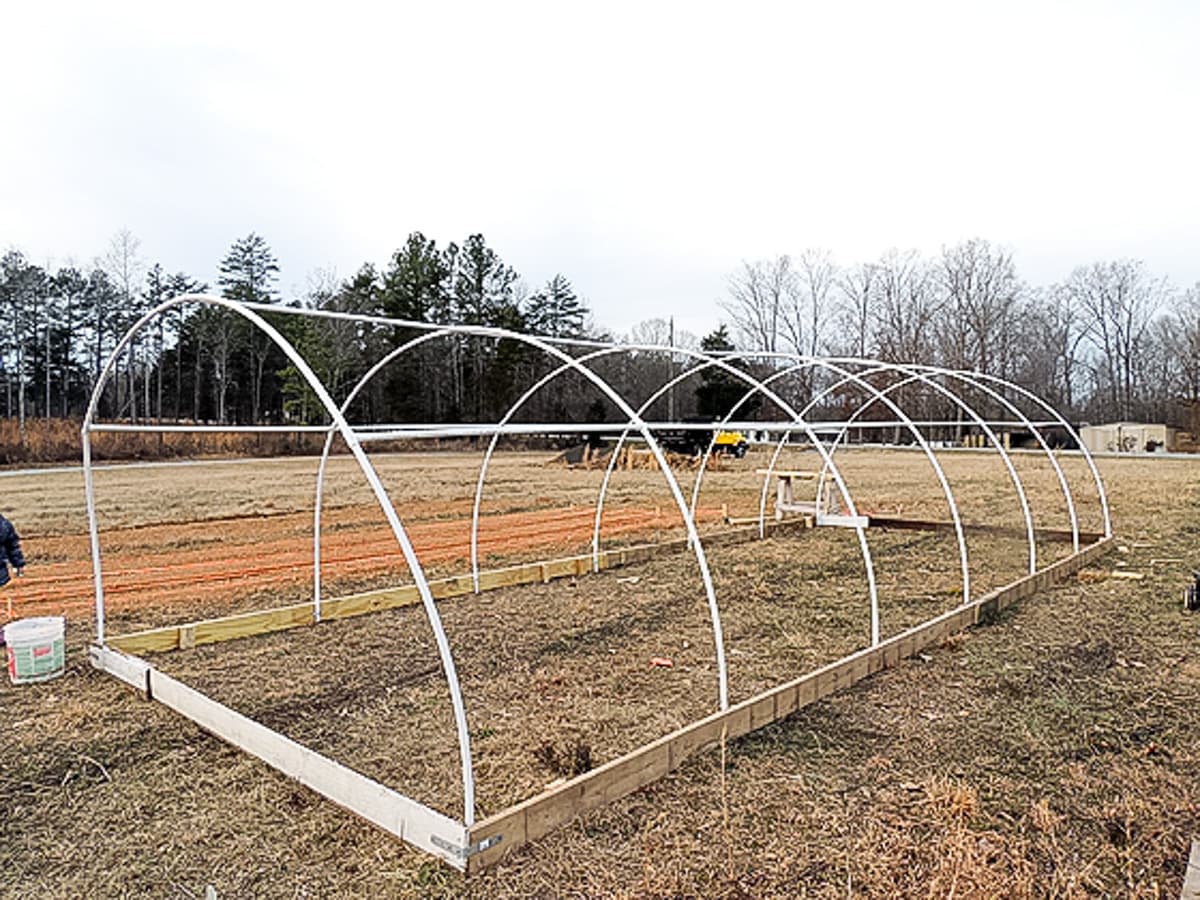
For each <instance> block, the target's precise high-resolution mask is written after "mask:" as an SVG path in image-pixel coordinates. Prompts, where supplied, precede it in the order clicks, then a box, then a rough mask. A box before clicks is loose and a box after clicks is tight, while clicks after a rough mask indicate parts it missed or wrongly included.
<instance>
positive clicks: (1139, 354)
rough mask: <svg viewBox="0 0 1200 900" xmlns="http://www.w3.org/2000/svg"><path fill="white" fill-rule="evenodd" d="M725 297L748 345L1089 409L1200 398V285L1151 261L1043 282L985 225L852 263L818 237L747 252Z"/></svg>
mask: <svg viewBox="0 0 1200 900" xmlns="http://www.w3.org/2000/svg"><path fill="white" fill-rule="evenodd" d="M720 306H721V308H722V309H723V310H724V312H725V313H726V314H727V315H728V317H729V319H730V322H731V325H732V328H733V332H734V336H735V338H736V341H737V343H738V345H739V347H742V348H744V349H748V350H766V351H776V350H784V351H788V352H792V353H799V354H806V355H818V354H827V355H846V356H860V357H869V358H875V359H879V360H882V361H885V362H915V363H926V364H934V365H944V366H948V367H951V368H956V369H968V370H974V371H978V372H982V373H985V374H989V375H996V376H999V377H1002V378H1006V379H1009V380H1012V381H1015V382H1016V383H1018V384H1021V385H1022V386H1024V387H1026V388H1028V389H1029V390H1032V391H1034V392H1035V393H1037V394H1039V395H1041V396H1043V397H1045V398H1047V399H1048V400H1050V401H1051V402H1052V403H1054V404H1055V405H1057V406H1058V407H1059V408H1061V409H1062V410H1063V411H1065V412H1067V413H1068V414H1069V415H1071V416H1072V417H1074V418H1077V419H1080V418H1082V419H1090V420H1095V421H1100V420H1113V419H1125V420H1132V419H1146V420H1156V421H1164V420H1165V421H1171V422H1172V423H1173V424H1180V425H1184V426H1190V425H1191V424H1192V422H1191V421H1190V415H1191V409H1192V408H1193V407H1194V406H1195V405H1196V403H1197V401H1198V400H1200V285H1195V286H1193V287H1191V288H1188V289H1186V290H1180V289H1178V288H1176V287H1174V286H1172V285H1171V284H1170V282H1169V281H1168V280H1167V279H1166V278H1164V277H1160V276H1156V275H1154V274H1153V273H1152V272H1150V271H1149V270H1148V269H1147V267H1146V266H1145V264H1144V263H1143V262H1141V261H1139V260H1133V259H1116V260H1109V261H1103V262H1096V263H1092V264H1090V265H1085V266H1079V267H1077V268H1075V269H1074V270H1072V271H1071V272H1070V274H1069V275H1068V276H1067V277H1066V278H1065V279H1063V280H1062V281H1061V282H1058V283H1055V284H1052V285H1049V286H1044V287H1040V286H1034V285H1030V284H1029V283H1027V282H1026V281H1024V280H1023V279H1022V278H1021V277H1020V275H1019V273H1018V272H1017V269H1016V266H1015V264H1014V262H1013V257H1012V253H1011V252H1010V251H1009V250H1007V249H1005V248H1003V247H999V246H996V245H994V244H992V243H990V242H988V241H986V240H983V239H979V238H976V239H972V240H969V241H965V242H963V243H960V244H956V245H953V246H949V247H945V248H943V250H942V251H941V253H940V254H938V255H937V256H934V257H927V256H922V255H921V254H920V253H918V252H917V251H915V250H908V251H900V250H889V251H888V252H886V253H884V254H883V255H882V256H881V257H880V258H879V259H877V260H874V261H871V262H858V263H853V264H849V265H838V264H836V263H835V262H834V260H833V257H832V255H831V254H830V253H829V252H827V251H822V250H805V251H803V252H801V253H800V254H799V255H797V256H795V257H792V256H790V255H780V256H776V257H774V258H771V259H763V260H757V261H753V262H751V261H745V262H743V263H742V265H741V266H740V267H739V268H738V269H737V270H736V271H734V272H733V273H731V274H730V275H729V276H728V282H727V292H726V296H725V297H724V298H723V299H722V300H721V301H720Z"/></svg>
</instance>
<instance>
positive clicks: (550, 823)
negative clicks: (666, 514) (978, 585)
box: [90, 517, 1114, 873]
mask: <svg viewBox="0 0 1200 900" xmlns="http://www.w3.org/2000/svg"><path fill="white" fill-rule="evenodd" d="M813 524H814V523H813V520H812V519H811V518H807V517H806V518H803V519H796V520H791V521H784V522H779V523H771V524H769V525H768V526H767V528H766V533H767V534H777V533H780V532H787V531H794V530H797V529H804V528H811V527H813ZM870 524H871V525H872V526H873V527H882V528H903V529H918V530H940V529H942V528H945V527H948V526H947V525H946V524H945V523H941V522H924V521H914V520H902V519H872V520H871V523H870ZM971 530H974V529H971ZM979 530H982V531H987V532H991V533H997V532H1004V531H1006V530H1011V531H1013V532H1014V533H1017V532H1019V533H1020V534H1022V535H1023V534H1024V532H1023V531H1021V530H1019V529H1002V528H997V527H994V526H983V527H981V528H980V529H979ZM1039 534H1040V536H1041V537H1043V538H1045V539H1049V540H1055V541H1066V542H1074V541H1075V538H1076V536H1075V535H1073V534H1072V533H1071V532H1070V531H1057V530H1046V529H1044V530H1041V531H1040V532H1039ZM758 538H759V529H758V527H757V526H753V527H750V528H737V529H731V530H728V531H724V532H718V533H714V534H708V535H705V536H704V537H703V540H704V542H705V545H707V546H712V545H719V544H728V543H741V542H744V541H750V540H756V539H758ZM1078 539H1079V541H1080V542H1082V543H1084V544H1085V545H1084V546H1082V548H1081V549H1079V550H1078V551H1076V552H1074V553H1072V554H1071V555H1070V556H1067V557H1065V558H1063V559H1060V560H1058V561H1057V562H1054V563H1052V564H1050V565H1048V566H1046V567H1044V568H1042V569H1040V570H1038V571H1037V572H1035V573H1033V574H1030V575H1026V576H1024V577H1022V578H1019V579H1017V580H1016V581H1013V582H1011V583H1010V584H1007V585H1005V586H1004V587H1001V588H997V589H996V590H993V591H991V592H989V593H987V594H985V595H983V596H982V597H980V598H978V599H977V600H974V601H972V602H970V603H968V604H964V605H961V606H959V607H957V608H955V609H953V610H950V611H949V612H946V613H943V614H941V615H939V616H936V617H935V618H933V619H930V620H929V621H927V622H924V623H922V624H921V625H918V626H915V627H913V628H910V629H909V630H907V631H905V632H903V633H901V634H899V635H896V636H895V637H892V638H888V639H887V640H884V641H881V642H880V643H878V644H876V645H874V646H871V647H868V648H865V649H862V650H859V651H857V652H855V653H852V654H850V655H849V656H845V657H843V658H842V659H840V660H838V661H836V662H833V663H830V664H828V665H826V666H823V667H821V668H819V669H817V670H815V671H813V672H809V673H808V674H806V675H803V676H801V677H799V678H796V679H793V680H791V681H788V682H785V683H784V684H781V685H779V686H777V687H774V688H771V689H769V690H767V691H764V692H762V693H760V694H758V695H756V696H754V697H751V698H750V699H748V700H744V701H742V702H740V703H737V704H734V705H732V706H730V707H729V708H728V709H725V710H721V711H719V712H715V713H713V714H711V715H709V716H706V717H705V718H703V719H699V720H697V721H695V722H693V723H691V724H689V725H686V726H684V727H683V728H680V729H678V730H676V731H674V732H672V733H671V734H668V735H665V736H664V737H661V738H659V739H658V740H655V741H652V742H651V743H649V744H646V745H644V746H642V747H639V748H637V749H636V750H633V751H631V752H630V753H627V754H625V755H624V756H621V757H619V758H617V759H615V760H612V761H610V762H607V763H605V764H603V765H601V766H598V767H597V768H595V769H592V770H591V771H589V772H586V773H584V774H582V775H579V776H577V777H575V778H573V779H571V780H569V781H566V782H563V783H561V784H558V785H555V786H554V787H553V788H549V789H547V790H546V791H543V792H542V793H541V794H538V795H536V796H534V797H531V798H530V799H528V800H525V801H522V802H521V803H518V804H516V805H514V806H512V807H509V808H508V809H506V810H503V811H501V812H499V813H496V814H495V815H492V816H489V817H488V818H486V819H484V820H482V821H479V822H477V823H475V824H474V825H471V826H469V827H468V826H466V825H465V824H464V823H462V822H460V821H458V820H455V819H452V818H450V817H449V816H446V815H444V814H443V813H439V812H437V811H436V810H433V809H430V808H429V807H427V806H425V805H423V804H421V803H419V802H417V801H416V800H413V799H411V798H409V797H406V796H404V795H403V794H400V793H398V792H397V791H394V790H392V789H391V788H388V787H385V786H384V785H381V784H379V783H377V782H375V781H373V780H371V779H370V778H367V777H366V776H364V775H361V774H359V773H357V772H354V771H353V770H351V769H349V768H347V767H346V766H343V765H341V764H340V763H337V762H335V761H333V760H331V759H329V758H327V757H324V756H322V755H321V754H319V753H316V752H315V751H313V750H310V749H308V748H306V747H304V746H302V745H300V744H298V743H296V742H295V741H292V740H290V739H289V738H286V737H284V736H283V735H281V734H279V733H277V732H275V731H272V730H271V729H269V728H267V727H265V726H263V725H260V724H259V723H257V722H255V721H253V720H252V719H249V718H247V717H246V716H243V715H241V714H240V713H238V712H236V711H234V710H232V709H230V708H229V707H227V706H224V705H223V704H221V703H218V702H217V701H215V700H212V699H211V698H209V697H206V696H205V695H204V694H201V693H200V692H199V691H196V690H194V689H193V688H190V687H188V686H187V685H185V684H183V683H182V682H180V681H178V680H176V679H174V678H171V677H170V676H168V675H165V674H163V673H162V672H160V671H158V670H157V669H156V668H154V667H153V666H152V665H151V664H150V663H148V662H146V661H145V660H143V659H140V658H139V657H137V656H136V655H134V654H136V653H153V652H165V651H170V650H175V649H186V648H189V647H193V646H197V645H199V644H208V643H217V642H220V641H225V640H233V639H237V638H241V637H248V636H251V635H255V634H265V633H269V632H273V631H279V630H285V629H289V628H297V627H301V626H310V625H314V624H316V623H315V621H314V616H313V607H312V604H298V605H296V606H289V607H283V608H281V609H276V610H264V611H258V612H252V613H245V614H242V615H236V616H227V617H223V618H219V619H208V620H204V621H199V622H190V623H186V624H183V625H178V626H171V627H168V628H159V629H153V630H150V631H141V632H136V633H132V634H127V635H122V636H119V637H114V638H110V639H109V640H108V641H107V643H105V644H96V645H93V647H92V648H91V651H90V656H91V660H92V664H93V665H94V666H96V667H97V668H98V669H101V670H103V671H106V672H108V673H110V674H112V675H113V676H115V677H117V678H119V679H120V680H122V681H124V682H126V683H127V684H129V685H132V686H133V687H135V688H137V689H138V690H141V691H144V692H145V694H146V696H147V698H148V699H153V700H157V701H159V702H161V703H163V704H165V705H166V706H168V707H170V708H171V709H173V710H175V711H176V712H178V713H179V714H180V715H183V716H185V717H187V718H189V719H191V720H192V721H194V722H196V723H197V724H198V725H200V727H202V728H204V729H205V730H207V731H209V732H211V733H213V734H215V735H217V736H218V737H221V738H223V739H224V740H227V741H229V742H230V743H232V744H234V745H235V746H237V747H239V748H241V749H242V750H245V751H246V752H247V753H250V754H252V755H253V756H256V757H258V758H259V759H261V760H263V761H264V762H266V763H267V764H268V765H270V766H272V767H273V768H275V769H277V770H278V771H280V772H282V773H283V774H285V775H288V776H289V777H292V778H294V779H296V780H298V781H300V782H301V783H303V784H305V785H307V786H308V787H310V788H312V789H313V790H315V791H317V792H318V793H320V794H321V795H323V796H325V797H327V798H329V799H330V800H333V801H334V802H335V803H337V804H339V805H340V806H343V807H344V808H346V809H348V810H350V811H351V812H353V813H355V814H356V815H358V816H360V817H362V818H364V819H366V820H367V821H369V822H371V823H372V824H374V825H376V826H378V827H379V828H382V829H383V830H385V831H387V832H388V833H390V834H392V835H394V836H396V837H398V838H400V839H401V840H404V841H406V842H407V843H409V844H412V845H413V846H415V847H417V848H419V849H421V850H424V851H425V852H427V853H430V854H433V855H434V856H436V857H438V858H440V859H442V860H444V861H445V862H446V863H448V864H449V865H451V866H453V867H454V868H456V869H459V870H461V871H465V872H468V873H470V872H476V871H479V870H481V869H483V868H486V867H488V866H490V865H493V864H495V863H497V862H499V861H500V860H501V859H503V858H504V857H506V856H508V855H509V854H511V853H513V852H514V851H516V850H517V849H518V848H520V847H522V846H524V845H525V844H528V843H529V842H531V841H534V840H536V839H538V838H539V837H542V836H544V835H546V834H548V833H549V832H551V831H553V830H555V829H557V828H559V827H561V826H562V825H564V824H566V823H567V822H569V821H571V820H572V819H573V818H575V817H576V816H577V815H580V814H581V813H584V812H586V811H588V810H591V809H596V808H597V807H600V806H603V805H605V804H607V803H610V802H612V801H614V800H616V799H618V798H620V797H623V796H625V795H627V794H630V793H632V792H633V791H636V790H637V789H638V788H640V787H643V786H645V785H647V784H650V783H651V782H653V781H656V780H657V779H659V778H662V777H663V776H664V775H666V774H667V773H668V772H671V771H672V770H674V769H677V768H678V767H679V766H680V765H682V764H683V762H684V761H685V760H686V759H688V758H689V757H690V756H693V755H694V754H696V753H698V752H701V751H702V750H704V749H706V748H709V747H711V746H713V745H715V744H717V743H719V742H721V741H723V740H729V739H732V738H736V737H740V736H742V735H745V734H748V733H750V732H752V731H755V730H757V729H759V728H762V727H764V726H766V725H769V724H771V723H773V722H777V721H779V720H780V719H783V718H785V717H787V716H788V715H790V714H792V713H793V712H795V711H796V710H798V709H801V708H802V707H804V706H806V705H808V704H810V703H813V702H815V701H816V700H819V699H821V698H822V697H826V696H828V695H829V694H832V693H833V692H835V691H838V690H841V689H843V688H846V687H849V686H850V685H852V684H855V683H856V682H858V681H861V680H862V679H864V678H866V677H868V676H869V675H871V674H873V673H875V672H878V671H880V670H882V669H885V668H890V667H893V666H896V665H897V664H898V663H899V662H900V660H902V659H905V658H907V657H910V656H913V655H914V654H916V653H918V652H920V651H921V650H922V649H924V648H926V647H929V646H931V645H933V644H936V643H939V642H940V641H942V640H944V639H945V638H947V637H949V636H950V635H951V634H954V633H955V632H958V631H961V630H963V629H965V628H968V627H970V626H972V625H976V624H980V623H986V622H989V621H991V619H992V618H993V617H994V616H995V614H996V613H997V612H999V611H1000V610H1002V609H1004V608H1005V607H1007V606H1010V605H1011V604H1013V603H1015V602H1017V601H1018V600H1020V599H1022V598H1024V597H1027V596H1029V595H1031V594H1034V593H1036V592H1038V591H1040V590H1044V589H1046V588H1048V587H1049V586H1051V585H1052V584H1054V583H1055V582H1058V581H1061V580H1062V579H1064V578H1066V577H1068V576H1069V575H1071V574H1073V573H1074V572H1076V571H1078V570H1079V569H1081V568H1083V567H1084V566H1086V565H1088V564H1089V563H1090V562H1092V561H1093V560H1095V559H1096V558H1098V557H1100V556H1102V555H1103V554H1105V553H1107V552H1108V551H1109V550H1110V549H1111V547H1112V545H1113V541H1114V539H1113V538H1112V537H1104V536H1102V535H1098V534H1080V535H1078ZM687 549H688V542H687V540H686V539H679V540H673V541H666V542H663V543H658V544H643V545H638V546H634V547H628V548H624V549H620V550H612V551H606V552H604V553H601V554H600V555H599V557H598V559H593V557H592V556H591V555H590V554H589V555H586V556H573V557H567V558H564V559H557V560H550V561H546V562H540V563H531V564H527V565H523V566H514V567H509V568H505V569H496V570H493V571H491V572H485V573H481V576H480V590H481V591H484V590H495V589H497V588H501V587H507V586H511V585H518V584H529V583H534V582H543V581H551V580H554V579H556V578H563V577H577V576H580V575H585V574H587V573H589V572H591V571H593V570H599V569H606V568H615V567H618V566H623V565H629V564H631V563H636V562H643V561H645V560H648V559H652V558H654V557H657V556H662V555H666V554H672V553H679V552H683V551H686V550H687ZM430 586H431V587H432V588H433V592H434V596H435V597H436V598H438V599H445V598H450V597H458V596H464V595H467V594H471V593H474V592H475V589H474V584H473V581H472V578H471V576H469V575H467V576H458V577H453V578H445V579H441V580H439V581H433V582H430ZM419 602H420V601H419V598H418V596H417V593H416V590H415V588H412V587H402V588H396V589H391V590H384V591H375V592H371V593H367V594H357V595H353V596H350V597H344V598H340V599H337V600H330V601H326V602H325V603H324V604H323V605H322V613H321V617H322V619H333V618H346V617H349V616H356V615H363V614H365V613H369V612H374V611H378V610H382V609H389V608H396V607H401V606H409V605H413V604H415V603H419Z"/></svg>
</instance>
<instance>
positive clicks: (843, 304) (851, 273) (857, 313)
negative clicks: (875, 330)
mask: <svg viewBox="0 0 1200 900" xmlns="http://www.w3.org/2000/svg"><path fill="white" fill-rule="evenodd" d="M877 274H878V273H877V272H876V267H875V264H874V263H858V264H857V265H854V266H851V267H850V268H849V269H844V270H843V271H842V273H841V276H840V277H839V278H838V279H837V289H838V293H839V294H840V303H839V306H840V311H839V312H840V315H839V319H840V331H841V344H842V349H843V350H844V351H845V352H846V353H848V354H850V355H852V356H866V355H867V350H868V348H870V347H871V346H872V345H873V343H874V335H873V334H872V330H871V325H872V322H873V318H874V316H873V314H872V309H873V305H874V301H875V278H876V276H877Z"/></svg>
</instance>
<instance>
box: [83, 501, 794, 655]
mask: <svg viewBox="0 0 1200 900" xmlns="http://www.w3.org/2000/svg"><path fill="white" fill-rule="evenodd" d="M807 527H812V523H811V521H807V520H796V521H790V522H783V523H777V522H770V523H768V524H767V531H766V533H767V534H768V535H771V534H776V533H780V534H784V533H788V532H790V531H796V530H800V529H804V528H807ZM757 538H758V529H757V528H756V527H754V528H738V529H731V530H726V531H717V532H713V533H711V534H706V535H704V536H703V538H702V540H703V542H704V544H705V546H724V545H727V544H738V543H746V542H749V541H752V540H756V539H757ZM687 549H688V540H687V538H675V539H672V540H669V541H662V542H660V543H656V544H637V545H634V546H631V547H624V548H620V549H614V550H604V551H602V552H601V553H600V560H599V562H600V565H599V568H600V569H613V568H618V567H621V566H627V565H632V564H633V563H638V562H645V561H647V560H650V559H654V558H657V557H661V556H669V555H673V554H676V553H681V552H683V551H685V550H687ZM591 571H592V555H591V554H590V553H588V554H583V555H580V556H568V557H564V558H561V559H552V560H546V561H545V562H536V563H524V564H522V565H517V566H508V567H505V568H502V569H489V570H486V571H483V572H480V573H479V590H480V592H483V591H491V590H497V589H499V588H504V587H513V586H515V585H521V584H534V583H537V582H548V581H553V580H555V579H558V578H575V577H578V576H580V575H586V574H587V573H589V572H591ZM429 589H430V592H431V593H432V594H433V597H434V599H435V600H448V599H451V598H454V597H462V596H465V595H467V594H473V593H475V584H474V581H473V580H472V578H471V576H470V575H454V576H451V577H449V578H437V579H433V580H431V581H430V582H429ZM420 602H421V595H420V593H419V592H418V591H417V586H416V585H415V584H408V585H404V586H402V587H396V588H385V589H382V590H377V591H368V592H366V593H361V594H351V595H349V596H346V597H338V598H334V599H330V600H326V601H324V602H323V603H322V604H321V619H322V620H329V619H345V618H350V617H353V616H361V615H366V614H367V613H372V612H379V611H381V610H385V609H398V608H401V607H405V606H415V605H417V604H419V603H420ZM313 624H315V622H314V617H313V605H312V604H311V603H295V604H291V605H289V606H281V607H279V608H277V609H264V610H255V611H253V612H246V613H237V614H234V615H230V616H221V617H219V618H215V619H202V620H199V621H196V622H186V623H183V624H181V625H169V626H166V627H163V628H153V629H149V630H146V631H134V632H130V633H129V634H122V635H116V636H114V637H110V638H108V640H107V641H106V644H107V646H109V647H114V648H116V649H118V650H123V651H124V652H126V653H133V654H139V653H166V652H168V651H171V650H179V649H187V648H188V647H195V646H200V645H202V644H215V643H219V642H221V641H232V640H236V639H238V638H243V637H252V636H253V635H256V634H268V633H270V632H273V631H286V630H288V629H291V628H300V627H302V626H306V625H313Z"/></svg>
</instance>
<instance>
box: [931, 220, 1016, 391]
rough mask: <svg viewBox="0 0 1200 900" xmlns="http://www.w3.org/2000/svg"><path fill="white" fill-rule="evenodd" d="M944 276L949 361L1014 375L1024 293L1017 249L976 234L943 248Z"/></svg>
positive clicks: (941, 271)
mask: <svg viewBox="0 0 1200 900" xmlns="http://www.w3.org/2000/svg"><path fill="white" fill-rule="evenodd" d="M939 277H940V280H941V283H942V289H943V291H944V293H945V304H946V309H945V316H943V323H944V326H945V327H944V329H943V352H944V353H945V355H946V359H947V362H948V363H949V364H950V365H952V366H954V367H956V368H963V369H976V370H978V371H980V372H984V373H987V374H992V375H1007V374H1010V370H1011V367H1012V362H1013V350H1014V341H1013V335H1014V323H1015V318H1016V316H1017V313H1018V307H1019V301H1020V299H1021V295H1022V292H1023V286H1022V284H1021V281H1020V279H1019V278H1018V277H1017V271H1016V268H1015V266H1014V265H1013V260H1012V254H1011V253H1008V252H1007V251H1005V250H1002V249H1000V248H998V247H993V246H992V245H991V244H990V243H988V242H987V241H985V240H983V239H981V238H972V239H971V240H969V241H965V242H963V243H961V244H957V245H955V246H953V247H947V248H945V249H943V251H942V258H941V260H940V266H939Z"/></svg>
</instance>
